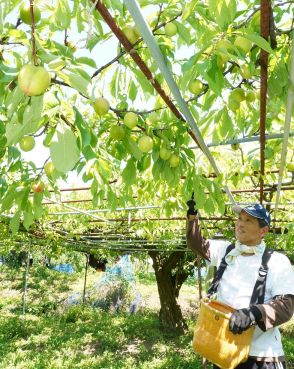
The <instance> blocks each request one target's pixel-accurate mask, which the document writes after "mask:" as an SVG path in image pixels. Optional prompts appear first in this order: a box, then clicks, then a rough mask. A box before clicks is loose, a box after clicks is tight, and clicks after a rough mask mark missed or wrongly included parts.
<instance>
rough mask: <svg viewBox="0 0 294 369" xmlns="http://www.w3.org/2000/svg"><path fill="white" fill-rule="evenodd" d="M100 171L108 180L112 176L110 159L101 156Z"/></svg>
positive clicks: (99, 161)
mask: <svg viewBox="0 0 294 369" xmlns="http://www.w3.org/2000/svg"><path fill="white" fill-rule="evenodd" d="M98 172H99V173H100V175H101V176H102V177H103V178H104V179H105V180H106V181H107V182H108V181H109V180H110V177H111V167H110V165H109V163H108V161H106V160H104V159H102V158H99V159H98Z"/></svg>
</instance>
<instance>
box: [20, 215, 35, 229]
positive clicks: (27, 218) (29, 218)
mask: <svg viewBox="0 0 294 369" xmlns="http://www.w3.org/2000/svg"><path fill="white" fill-rule="evenodd" d="M33 223H34V216H33V214H32V213H29V212H28V211H24V212H23V225H24V227H25V229H26V230H29V228H30V226H31V225H32V224H33Z"/></svg>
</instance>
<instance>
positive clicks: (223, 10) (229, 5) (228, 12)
mask: <svg viewBox="0 0 294 369" xmlns="http://www.w3.org/2000/svg"><path fill="white" fill-rule="evenodd" d="M208 10H209V12H210V14H211V17H212V18H215V20H216V22H217V24H218V25H219V27H220V28H221V29H223V30H225V29H226V28H227V27H228V25H229V24H230V23H231V22H232V21H233V20H234V18H235V15H236V11H237V6H236V0H222V1H220V0H208Z"/></svg>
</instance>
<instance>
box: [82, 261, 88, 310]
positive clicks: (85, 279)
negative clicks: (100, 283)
mask: <svg viewBox="0 0 294 369" xmlns="http://www.w3.org/2000/svg"><path fill="white" fill-rule="evenodd" d="M88 265H89V254H86V266H85V278H84V290H83V304H84V303H85V300H86V285H87V274H88Z"/></svg>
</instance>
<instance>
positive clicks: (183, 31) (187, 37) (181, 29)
mask: <svg viewBox="0 0 294 369" xmlns="http://www.w3.org/2000/svg"><path fill="white" fill-rule="evenodd" d="M175 23H176V25H177V29H178V34H179V36H180V37H181V38H182V39H183V40H184V41H185V43H186V44H187V45H190V44H191V34H190V31H189V30H188V28H186V27H185V26H183V24H182V23H179V22H175Z"/></svg>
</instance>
